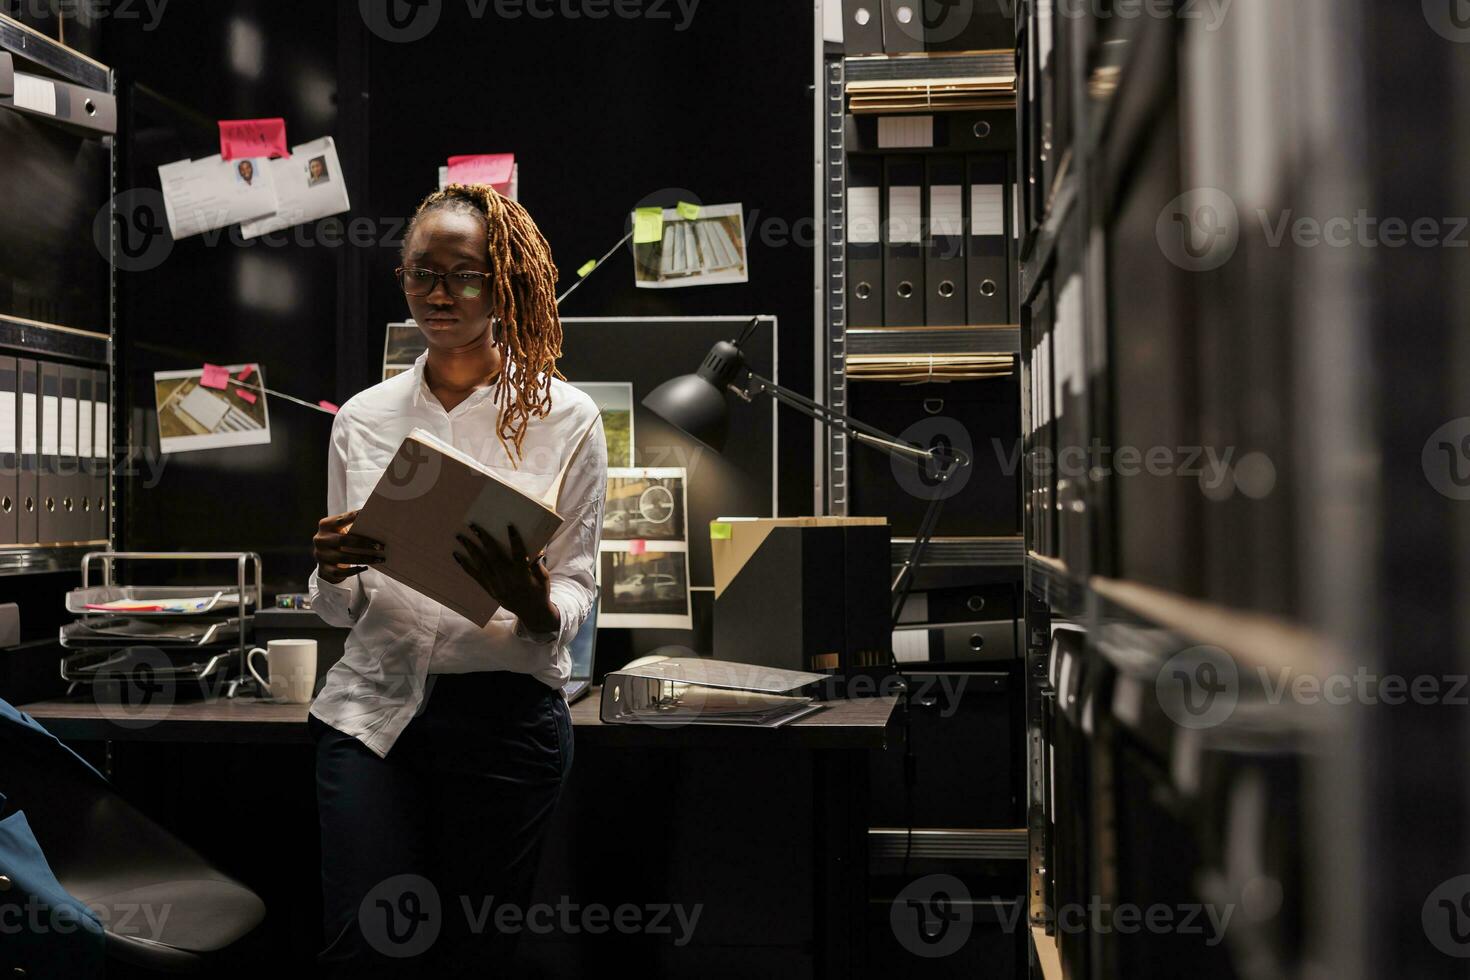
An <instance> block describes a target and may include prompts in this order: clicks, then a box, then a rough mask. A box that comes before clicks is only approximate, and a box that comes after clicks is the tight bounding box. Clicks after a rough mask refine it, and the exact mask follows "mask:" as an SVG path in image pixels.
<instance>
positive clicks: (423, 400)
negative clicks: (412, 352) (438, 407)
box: [413, 350, 429, 408]
mask: <svg viewBox="0 0 1470 980" xmlns="http://www.w3.org/2000/svg"><path fill="white" fill-rule="evenodd" d="M428 360H429V352H428V351H427V350H426V351H424V352H423V353H422V354H420V355H419V356H418V357H417V358H415V359H414V362H413V404H414V407H415V408H423V407H424V406H426V405H428V404H429V399H428V398H427V397H426V396H427V395H428V394H429V382H428V381H427V380H426V379H425V378H424V365H425V364H426V363H427V362H428Z"/></svg>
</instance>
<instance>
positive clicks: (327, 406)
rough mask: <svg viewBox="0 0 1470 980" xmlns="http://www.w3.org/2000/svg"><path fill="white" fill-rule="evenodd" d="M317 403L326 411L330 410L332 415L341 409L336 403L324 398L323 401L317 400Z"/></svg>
mask: <svg viewBox="0 0 1470 980" xmlns="http://www.w3.org/2000/svg"><path fill="white" fill-rule="evenodd" d="M317 404H318V405H320V406H321V407H322V408H325V409H326V410H327V411H329V412H331V413H332V414H333V415H336V414H337V413H338V412H340V411H342V409H341V408H339V407H337V406H336V405H333V404H332V403H331V402H329V401H325V400H324V401H319V402H317Z"/></svg>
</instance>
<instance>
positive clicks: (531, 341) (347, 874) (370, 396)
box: [309, 184, 607, 978]
mask: <svg viewBox="0 0 1470 980" xmlns="http://www.w3.org/2000/svg"><path fill="white" fill-rule="evenodd" d="M395 274H396V276H397V279H398V283H399V285H400V286H401V287H402V289H403V292H404V295H405V298H406V299H407V302H408V308H409V311H410V312H411V313H412V314H413V318H414V321H415V322H416V323H417V324H418V328H419V330H420V331H421V332H422V333H423V335H424V339H425V340H426V341H427V342H428V350H427V351H425V352H424V353H423V354H421V355H420V356H419V358H418V361H417V362H416V363H415V364H414V366H413V369H412V370H411V371H405V372H403V373H401V374H399V375H396V376H395V377H393V378H390V379H389V380H387V381H384V382H383V383H381V384H378V385H374V386H373V387H371V388H369V389H367V390H366V391H363V392H361V393H359V394H357V395H355V396H353V397H352V398H350V399H349V400H348V401H347V403H346V404H345V405H343V406H342V408H341V410H340V411H339V413H338V414H337V417H336V420H335V421H334V423H333V425H332V439H331V447H330V458H329V465H328V472H327V510H328V512H329V515H330V516H328V517H325V518H323V519H322V521H321V522H320V525H319V527H318V529H317V532H316V537H315V539H314V550H315V556H316V560H317V567H316V570H315V571H313V572H312V575H311V596H312V608H313V609H315V610H316V611H317V613H318V614H319V615H320V616H321V618H322V619H324V620H326V621H327V622H328V623H331V624H333V625H336V626H345V627H350V628H351V632H350V633H349V634H348V637H347V641H346V646H345V652H344V654H343V656H342V659H341V660H340V661H338V662H337V663H336V664H335V665H334V666H333V667H332V669H331V670H330V671H329V672H328V674H327V679H326V685H325V687H324V688H323V690H322V692H321V693H320V694H319V695H318V696H317V698H316V700H315V701H314V702H313V703H312V706H311V712H310V718H309V726H310V728H311V732H312V736H313V738H314V739H315V742H316V751H317V768H316V772H317V802H318V809H319V812H320V818H321V846H322V897H323V900H324V904H325V926H326V937H325V938H326V946H325V948H324V949H323V950H322V952H321V953H320V954H319V956H318V960H319V963H320V965H321V966H322V967H323V968H324V969H325V970H326V972H328V973H329V974H331V975H341V976H352V977H354V978H359V977H365V976H432V977H443V976H460V975H469V974H470V972H471V971H473V972H475V973H476V974H477V975H480V976H484V975H495V974H498V973H499V972H500V971H501V970H503V969H505V968H508V966H509V959H510V956H511V954H512V952H513V951H514V947H515V938H516V936H517V935H518V933H519V929H520V928H521V926H520V923H521V922H525V921H527V919H526V913H527V908H526V906H527V904H528V902H529V900H530V894H531V886H532V883H533V879H534V874H535V868H536V862H537V859H538V856H539V853H540V844H541V840H542V836H543V832H544V829H545V827H546V823H547V820H548V817H549V816H550V813H551V811H552V807H553V806H554V804H555V803H556V799H557V796H558V794H559V792H560V789H561V785H562V781H563V779H564V778H565V776H566V773H567V771H568V769H569V767H570V766H571V762H572V725H571V716H570V712H569V711H568V709H567V703H566V700H565V699H564V698H563V696H562V694H561V687H562V684H563V683H564V682H565V681H566V680H567V677H568V676H569V674H570V672H571V660H570V656H569V653H568V644H569V643H570V641H571V639H572V637H573V636H575V634H576V632H577V630H578V628H579V627H580V626H581V624H582V621H583V620H584V619H585V618H586V616H587V614H588V612H589V610H590V608H591V603H592V602H593V601H594V597H595V591H594V589H595V578H596V568H595V565H594V562H595V561H596V559H597V548H598V541H599V538H600V536H601V531H602V510H603V496H604V493H605V489H606V486H607V449H606V445H605V443H604V440H603V433H602V422H601V419H600V418H599V416H598V412H597V408H596V406H595V405H594V404H593V402H592V400H591V399H590V398H588V397H587V396H586V395H585V394H583V393H582V392H580V391H578V390H577V389H575V388H573V387H572V386H571V385H569V384H567V383H566V382H565V381H564V380H563V379H562V378H561V375H560V374H559V373H558V372H557V370H556V360H557V358H558V357H559V356H560V354H561V322H560V320H559V319H558V317H557V311H556V294H555V286H556V267H555V265H553V263H552V259H551V250H550V248H549V247H548V246H547V244H546V239H545V238H544V237H543V236H542V234H541V232H540V230H539V229H537V227H536V224H535V222H533V221H532V220H531V216H530V215H529V214H528V213H527V212H526V210H525V208H523V207H521V206H520V205H519V204H517V203H515V202H514V201H510V200H507V199H506V198H504V197H502V196H501V195H500V194H498V193H496V191H495V190H494V189H492V188H490V187H487V186H482V185H473V186H471V185H461V184H454V185H451V186H449V187H447V188H446V189H444V190H443V191H440V192H438V193H436V194H431V195H429V196H428V197H427V198H426V199H425V200H424V202H423V203H422V204H421V205H420V206H419V208H418V210H417V212H416V213H415V215H414V218H413V221H412V222H411V223H410V225H409V228H408V233H407V235H406V237H405V239H404V244H403V255H402V266H401V267H400V268H399V269H397V270H396V272H395ZM416 426H417V427H423V428H426V429H429V430H430V431H432V432H433V433H434V434H435V435H436V436H438V437H439V438H440V439H442V440H443V441H445V442H447V443H450V444H451V445H453V446H454V447H456V448H457V449H459V450H461V451H462V452H465V453H468V454H469V455H471V456H473V457H474V458H475V459H477V460H479V461H480V462H482V463H484V464H486V465H488V466H490V467H493V468H494V469H495V470H496V471H497V473H498V474H499V475H500V476H501V477H502V478H503V479H505V480H506V481H508V482H511V483H513V484H515V485H516V486H518V487H520V488H521V489H523V490H525V491H526V492H528V493H530V494H531V495H533V496H537V497H539V496H541V495H542V494H544V493H546V492H548V490H550V489H551V488H553V487H555V486H557V485H558V484H560V486H561V491H560V494H559V496H558V497H557V502H556V510H557V513H558V514H560V515H561V516H562V517H563V518H564V519H565V523H563V525H562V526H561V528H560V529H559V530H558V531H557V533H556V535H555V536H554V537H553V538H552V539H551V541H550V543H549V544H548V545H547V547H546V549H545V551H544V553H541V554H535V555H532V554H527V553H526V549H525V547H524V544H523V542H522V540H521V538H520V536H519V534H518V533H517V530H516V528H514V527H508V528H503V529H502V528H496V529H495V530H497V531H504V532H505V534H506V539H507V540H509V542H510V548H509V550H506V549H504V548H501V547H499V546H498V545H497V543H496V539H495V538H494V537H492V536H491V534H490V529H489V528H484V527H479V526H476V525H473V524H471V525H468V526H466V527H465V528H464V529H463V532H462V533H461V534H460V535H459V536H458V539H459V547H457V548H456V549H455V551H454V557H455V559H456V560H457V561H459V563H460V565H461V566H462V567H463V568H464V569H465V571H466V573H467V574H469V575H470V576H471V577H473V578H474V579H475V581H477V582H478V583H479V584H480V585H481V586H482V587H483V588H484V589H485V591H486V592H488V593H489V594H490V595H491V596H492V597H493V598H494V599H495V600H496V601H497V602H498V603H499V604H500V608H499V610H498V611H497V612H496V614H495V616H494V617H493V618H492V619H491V620H490V621H489V622H488V623H487V624H485V626H484V627H483V628H481V627H479V626H477V625H476V624H475V623H473V622H471V621H469V620H467V619H465V618H464V617H462V616H460V615H458V614H457V613H455V612H453V611H451V610H449V609H447V608H445V607H444V606H443V605H441V604H439V603H437V602H435V601H434V600H432V599H429V598H427V597H425V596H423V595H421V594H420V593H417V592H415V591H413V590H411V589H409V588H407V587H406V586H404V585H402V584H400V583H398V582H396V581H394V580H392V579H390V578H388V577H387V576H385V575H383V574H382V573H381V572H379V571H378V570H377V569H376V568H375V567H374V566H375V565H377V564H379V563H380V562H382V561H383V560H384V558H385V557H386V554H385V552H384V550H383V546H382V544H381V543H380V542H376V541H373V540H370V539H368V538H365V537H363V536H362V535H357V534H353V533H352V531H351V526H352V522H353V519H354V518H355V516H356V514H357V508H360V507H361V506H362V504H363V502H364V501H365V500H366V499H367V497H368V495H369V494H370V493H371V492H372V489H373V487H374V486H375V485H376V484H377V482H378V478H379V476H381V475H382V473H383V471H384V469H385V468H386V467H387V466H388V465H390V463H391V461H392V458H393V455H394V453H395V451H396V450H397V448H398V445H399V443H400V442H401V441H402V440H403V437H404V436H406V435H407V434H408V433H409V431H410V430H412V429H413V428H414V427H416ZM507 906H510V907H512V908H513V910H514V911H513V912H512V911H506V912H504V914H503V915H502V910H503V909H505V908H506V907H507Z"/></svg>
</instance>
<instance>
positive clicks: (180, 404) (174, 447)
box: [153, 364, 271, 453]
mask: <svg viewBox="0 0 1470 980" xmlns="http://www.w3.org/2000/svg"><path fill="white" fill-rule="evenodd" d="M226 367H227V368H228V370H229V372H230V376H231V377H235V376H237V375H239V373H240V372H241V371H243V370H244V369H245V368H246V367H247V365H245V364H231V365H226ZM254 367H255V371H254V372H253V373H252V374H251V375H250V377H249V378H248V379H247V380H248V382H249V383H251V384H253V385H259V386H262V387H264V385H265V378H264V375H263V373H262V370H261V368H260V366H259V365H258V364H257V365H254ZM203 376H204V371H203V369H202V368H199V369H196V370H191V371H159V372H156V373H155V374H154V375H153V392H154V397H155V399H156V404H157V416H158V441H159V450H160V451H161V452H165V453H182V452H191V451H195V450H201V449H223V448H228V447H231V446H255V445H261V444H264V443H268V442H270V441H271V431H270V413H269V411H268V410H267V407H266V396H265V393H264V392H263V391H252V390H251V389H250V388H248V387H242V386H241V385H236V384H231V385H230V386H229V387H228V388H227V389H226V390H223V391H221V390H219V389H217V388H208V387H205V386H204V385H203V384H201V383H200V380H201V379H202V378H203Z"/></svg>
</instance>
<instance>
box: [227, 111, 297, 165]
mask: <svg viewBox="0 0 1470 980" xmlns="http://www.w3.org/2000/svg"><path fill="white" fill-rule="evenodd" d="M219 152H220V156H222V157H224V158H225V159H226V160H235V159H238V158H240V157H288V156H290V155H291V151H290V150H288V149H287V148H286V120H284V119H221V120H220V121H219Z"/></svg>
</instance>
